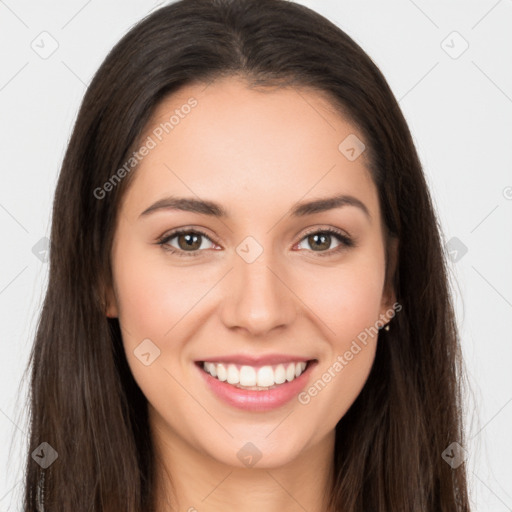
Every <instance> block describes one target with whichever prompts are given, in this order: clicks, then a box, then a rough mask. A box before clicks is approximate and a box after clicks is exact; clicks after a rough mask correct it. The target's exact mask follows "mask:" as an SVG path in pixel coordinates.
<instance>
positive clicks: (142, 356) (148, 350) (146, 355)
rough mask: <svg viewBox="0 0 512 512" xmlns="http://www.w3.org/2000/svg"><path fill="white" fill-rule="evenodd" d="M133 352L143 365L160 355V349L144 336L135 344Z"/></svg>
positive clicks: (147, 364)
mask: <svg viewBox="0 0 512 512" xmlns="http://www.w3.org/2000/svg"><path fill="white" fill-rule="evenodd" d="M133 353H134V354H135V357H136V358H137V359H138V360H139V361H140V362H141V363H142V364H143V365H144V366H149V365H150V364H153V362H154V361H155V359H156V358H157V357H159V356H160V349H159V348H158V347H157V346H156V345H155V344H154V343H153V342H152V341H151V340H150V339H149V338H146V339H145V340H142V342H141V343H140V344H139V345H137V347H136V348H135V350H134V351H133Z"/></svg>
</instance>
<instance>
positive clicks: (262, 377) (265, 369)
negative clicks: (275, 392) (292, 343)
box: [258, 366, 275, 388]
mask: <svg viewBox="0 0 512 512" xmlns="http://www.w3.org/2000/svg"><path fill="white" fill-rule="evenodd" d="M274 384H275V381H274V370H273V369H272V366H262V367H261V368H260V369H259V370H258V386H261V387H262V388H263V387H264V388H267V387H269V386H273V385H274Z"/></svg>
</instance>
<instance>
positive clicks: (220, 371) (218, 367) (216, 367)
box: [205, 363, 228, 382]
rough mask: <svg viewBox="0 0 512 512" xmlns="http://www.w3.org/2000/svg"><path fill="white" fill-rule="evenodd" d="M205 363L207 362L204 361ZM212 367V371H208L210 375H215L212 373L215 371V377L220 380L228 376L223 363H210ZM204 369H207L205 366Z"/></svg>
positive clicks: (222, 380)
mask: <svg viewBox="0 0 512 512" xmlns="http://www.w3.org/2000/svg"><path fill="white" fill-rule="evenodd" d="M205 364H208V363H205ZM210 364H211V365H212V367H213V372H212V371H210V372H208V373H209V374H210V375H211V376H212V377H215V375H213V374H214V373H215V372H217V375H216V377H217V379H219V380H220V381H221V382H224V381H225V380H226V379H227V378H228V372H227V370H226V367H225V366H224V365H223V364H215V363H210ZM205 370H206V371H208V370H207V369H206V368H205Z"/></svg>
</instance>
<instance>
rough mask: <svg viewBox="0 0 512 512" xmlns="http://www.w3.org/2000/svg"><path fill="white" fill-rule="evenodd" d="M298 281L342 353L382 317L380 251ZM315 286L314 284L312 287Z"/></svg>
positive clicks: (331, 338) (304, 296)
mask: <svg viewBox="0 0 512 512" xmlns="http://www.w3.org/2000/svg"><path fill="white" fill-rule="evenodd" d="M303 277H304V274H302V279H301V280H298V281H297V286H298V287H299V286H300V290H301V291H300V297H302V298H303V301H304V303H305V304H307V305H308V306H310V308H311V309H312V310H313V311H314V313H315V314H316V315H318V317H319V318H320V320H322V321H323V323H324V324H325V326H326V327H327V330H326V331H325V332H326V333H327V336H328V337H329V339H330V341H331V344H332V345H334V346H337V348H339V349H340V350H341V349H343V347H344V346H345V345H346V344H347V343H348V344H350V342H351V341H352V339H354V338H355V337H357V335H358V334H359V333H360V332H361V331H364V329H365V328H368V327H370V326H373V325H375V322H376V321H377V320H378V318H379V314H380V309H381V303H382V291H383V285H384V277H385V272H384V261H383V257H382V258H381V257H380V254H379V248H378V247H376V248H375V251H374V252H372V251H368V255H367V256H366V257H364V255H357V256H355V257H354V258H353V259H350V260H349V259H347V260H346V261H344V262H343V263H341V264H340V265H339V266H332V267H324V268H316V269H315V270H314V276H313V275H311V279H308V280H304V278H303ZM312 284H313V285H312Z"/></svg>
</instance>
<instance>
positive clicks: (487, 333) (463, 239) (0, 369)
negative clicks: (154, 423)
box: [0, 0, 512, 512]
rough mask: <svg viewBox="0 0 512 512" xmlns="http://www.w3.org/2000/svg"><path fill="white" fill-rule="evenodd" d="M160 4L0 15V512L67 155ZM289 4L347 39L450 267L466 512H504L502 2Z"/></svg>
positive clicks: (506, 266) (11, 475)
mask: <svg viewBox="0 0 512 512" xmlns="http://www.w3.org/2000/svg"><path fill="white" fill-rule="evenodd" d="M163 3H164V2H160V1H153V2H152V1H150V0H145V1H135V0H130V1H121V0H109V1H103V2H100V1H99V0H89V1H86V0H67V1H64V0H60V1H57V0H54V1H52V2H50V1H46V2H45V1H41V2H35V1H23V0H6V1H2V0H0V48H2V50H1V52H2V53H1V66H0V106H1V112H2V115H1V123H0V141H1V144H2V151H1V157H2V161H1V165H0V169H1V171H0V172H1V184H2V186H1V189H0V229H1V233H2V250H1V252H0V269H1V274H0V315H1V317H0V318H1V323H0V335H1V341H0V343H1V349H2V350H1V355H2V356H1V357H0V385H1V390H2V391H1V397H0V432H1V434H2V442H1V443H0V475H1V477H0V512H3V511H7V510H20V506H19V501H20V493H21V488H22V485H21V478H22V468H23V464H24V461H25V460H24V459H25V452H26V451H27V450H28V449H29V448H28V447H27V446H26V445H25V443H26V432H27V423H26V421H27V414H26V411H25V410H24V406H25V393H26V389H27V386H26V382H22V373H23V370H24V368H25V364H26V361H27V357H28V354H29V350H30V347H31V343H32V339H33V336H34V332H35V328H36V324H37V318H38V314H39V311H40V307H41V303H42V299H43V297H44V291H45V286H46V283H47V278H48V265H47V262H46V261H45V259H46V258H45V249H44V237H48V236H49V230H50V219H51V205H52V199H53V193H54V189H55V184H56V179H57V175H58V171H59V167H60V164H61V162H62V158H63V154H64V151H65V148H66V144H67V140H68V138H69V136H70V132H71V128H72V126H73V122H74V119H75V116H76V113H77V109H78V106H79V103H80V101H81V99H82V96H83V94H84V92H85V90H86V87H87V84H88V83H89V81H90V79H91V77H92V75H93V73H94V72H95V71H96V70H97V68H98V67H99V65H100V64H101V62H102V60H103V59H104V57H105V56H106V54H107V52H108V51H109V50H110V49H111V48H112V46H113V45H114V44H115V43H116V42H117V41H118V40H119V39H120V37H121V36H122V35H123V34H125V33H126V31H127V30H129V28H130V27H131V26H133V25H134V24H135V23H136V22H137V21H138V20H139V19H140V18H142V17H143V16H144V15H145V14H147V13H148V12H149V11H151V10H153V9H154V8H156V7H158V6H160V5H163ZM301 3H303V4H304V5H307V6H309V7H311V8H313V9H315V10H317V11H318V12H320V13H321V14H323V15H324V16H326V17H328V18H329V19H331V20H332V21H333V22H334V23H336V24H337V25H338V26H339V27H341V28H342V29H343V30H345V31H346V32H347V33H348V34H349V35H350V36H351V37H352V38H353V39H355V40H356V41H357V42H358V43H359V44H360V45H361V46H362V47H363V49H364V50H365V51H366V52H367V53H368V54H369V55H370V56H371V57H372V59H373V60H374V62H375V63H376V64H377V66H379V68H380V69H381V71H382V72H383V74H384V76H385V77H386V79H387V80H388V82H389V84H390V86H391V88H392V90H393V92H394V93H395V95H396V97H397V99H399V101H400V105H401V108H402V110H403V112H404V115H405V117H406V119H407V121H408V123H409V126H410V128H411V131H412V133H413V136H414V140H415V143H416V145H417V148H418V150H419V153H420V157H421V160H422V163H423V165H424V169H425V173H426V175H427V179H428V181H429V184H430V187H431V190H432V193H433V196H434V200H435V203H436V206H437V209H438V212H439V216H440V220H441V224H442V228H443V231H444V237H445V243H446V244H447V246H446V247H447V251H448V253H449V254H450V258H451V259H452V260H453V261H452V262H451V269H450V271H451V279H452V287H453V294H454V297H455V301H456V306H457V315H458V319H459V323H460V328H461V335H462V343H463V351H464V355H465V359H466V364H467V369H468V373H469V378H470V382H471V389H472V393H471V394H470V395H468V397H467V400H468V414H467V429H468V439H469V441H468V443H467V446H464V447H463V448H464V449H465V450H466V451H467V456H468V458H467V460H466V462H465V463H466V465H467V468H468V472H469V475H470V484H471V489H472V490H471V493H472V500H473V503H474V510H478V511H492V512H501V511H506V510H512V470H511V464H510V460H511V459H512V441H511V436H510V432H511V427H512V403H511V402H512V372H511V371H510V368H509V367H510V364H511V361H512V339H511V338H512V337H511V334H510V333H511V332H512V315H511V313H512V286H511V284H512V266H511V264H510V263H511V262H512V258H511V256H512V236H511V233H512V230H511V227H512V222H511V221H512V171H511V169H512V167H511V160H512V156H511V151H510V146H511V145H510V139H511V135H512V130H511V128H512V68H511V63H512V59H511V57H512V30H511V27H512V0H500V1H496V0H489V1H487V0H486V1H479V2H476V1H467V0H465V1H451V2H441V1H440V0H437V1H435V2H433V1H431V2H427V1H425V0H416V1H414V2H413V1H412V0H393V1H388V2H379V1H377V0H372V1H361V0H360V1H356V0H350V1H349V0H343V1H335V0H316V1H313V0H309V1H302V2H301ZM454 32H456V33H455V34H454ZM56 45H58V47H57V48H56V49H55V51H53V53H51V55H49V53H50V52H51V51H52V50H53V46H56ZM467 45H468V47H467V49H466V46H467ZM45 52H46V53H45ZM41 239H43V242H41ZM466 251H467V252H466ZM18 386H20V387H18ZM13 438H14V441H15V442H14V444H13V445H11V441H12V439H13ZM33 448H35V447H32V449H33ZM403 449H404V450H407V449H408V447H407V446H404V447H403ZM439 463H440V464H444V463H445V462H444V460H443V459H442V458H441V454H440V459H439Z"/></svg>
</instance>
